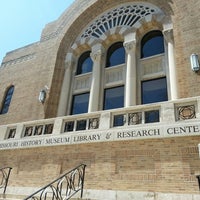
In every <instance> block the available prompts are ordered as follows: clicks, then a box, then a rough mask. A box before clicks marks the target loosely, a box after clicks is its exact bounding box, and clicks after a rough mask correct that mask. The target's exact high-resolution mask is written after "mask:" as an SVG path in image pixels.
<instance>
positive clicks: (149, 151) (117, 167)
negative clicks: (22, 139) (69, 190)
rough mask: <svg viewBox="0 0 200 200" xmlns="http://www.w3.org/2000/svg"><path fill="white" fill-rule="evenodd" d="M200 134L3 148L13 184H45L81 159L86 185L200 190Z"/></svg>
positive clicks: (94, 186)
mask: <svg viewBox="0 0 200 200" xmlns="http://www.w3.org/2000/svg"><path fill="white" fill-rule="evenodd" d="M199 139H200V137H199V136H195V137H179V138H172V139H154V140H149V139H148V140H135V141H124V142H105V143H91V144H79V145H69V146H57V147H45V148H32V149H31V148H30V149H21V150H19V149H18V150H15V151H1V153H0V160H1V165H4V166H11V167H13V170H12V173H11V177H10V181H9V186H11V187H12V186H17V187H21V186H23V187H40V186H43V185H44V184H47V183H48V182H50V181H51V180H52V179H54V178H56V177H57V176H59V174H61V173H63V172H65V171H69V170H70V169H72V168H74V167H76V166H78V165H79V164H80V163H84V164H86V165H87V167H86V175H85V189H97V190H124V191H128V190H131V191H152V192H154V191H156V192H167V193H198V192H199V188H198V183H197V179H196V177H195V175H196V174H198V173H200V160H199V155H198V148H197V146H198V141H199Z"/></svg>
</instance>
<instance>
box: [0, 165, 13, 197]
mask: <svg viewBox="0 0 200 200" xmlns="http://www.w3.org/2000/svg"><path fill="white" fill-rule="evenodd" d="M11 170H12V167H2V168H0V173H1V176H2V178H1V180H0V181H1V182H0V189H3V193H2V194H5V193H6V188H7V185H8V180H9V177H10V172H11Z"/></svg>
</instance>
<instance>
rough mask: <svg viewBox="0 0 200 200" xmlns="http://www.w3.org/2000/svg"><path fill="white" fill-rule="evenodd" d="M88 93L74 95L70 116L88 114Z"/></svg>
mask: <svg viewBox="0 0 200 200" xmlns="http://www.w3.org/2000/svg"><path fill="white" fill-rule="evenodd" d="M88 102H89V93H85V94H79V95H75V96H74V97H73V102H72V111H71V114H72V115H75V114H80V113H87V112H88Z"/></svg>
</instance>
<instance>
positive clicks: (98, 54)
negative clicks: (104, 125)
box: [88, 44, 104, 113]
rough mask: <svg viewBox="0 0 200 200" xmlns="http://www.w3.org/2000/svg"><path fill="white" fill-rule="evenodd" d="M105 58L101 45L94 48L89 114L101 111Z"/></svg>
mask: <svg viewBox="0 0 200 200" xmlns="http://www.w3.org/2000/svg"><path fill="white" fill-rule="evenodd" d="M103 56H104V48H103V46H102V45H101V44H96V45H94V46H93V47H92V53H91V58H92V60H93V70H92V81H91V89H90V98H89V106H88V112H89V113H90V112H94V111H98V109H99V94H100V87H101V86H100V83H101V68H102V59H103Z"/></svg>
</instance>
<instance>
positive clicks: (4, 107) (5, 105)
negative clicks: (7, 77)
mask: <svg viewBox="0 0 200 200" xmlns="http://www.w3.org/2000/svg"><path fill="white" fill-rule="evenodd" d="M13 92H14V86H13V85H12V86H10V87H9V88H8V89H7V91H6V93H5V96H4V100H3V104H2V107H1V112H0V114H5V113H7V112H8V109H9V106H10V102H11V99H12V96H13Z"/></svg>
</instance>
